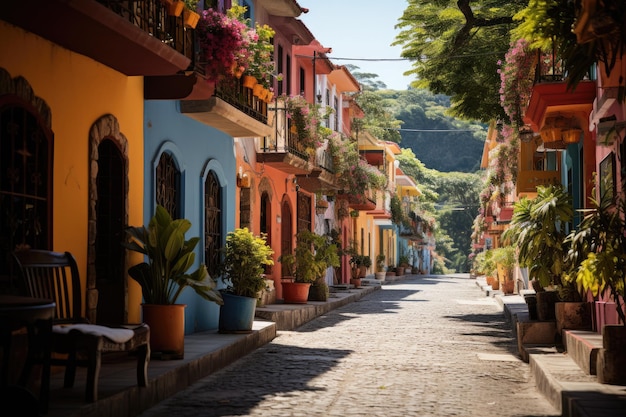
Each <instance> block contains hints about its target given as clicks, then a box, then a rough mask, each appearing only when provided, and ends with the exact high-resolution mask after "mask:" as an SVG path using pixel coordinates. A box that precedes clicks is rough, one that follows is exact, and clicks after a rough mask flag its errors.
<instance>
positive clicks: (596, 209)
mask: <svg viewBox="0 0 626 417" xmlns="http://www.w3.org/2000/svg"><path fill="white" fill-rule="evenodd" d="M591 206H592V207H591V208H590V209H588V210H585V216H584V217H583V220H582V221H581V222H580V225H579V227H578V228H577V230H575V231H573V232H572V233H571V234H570V235H569V236H568V238H567V240H568V241H569V242H571V250H570V251H569V254H568V259H569V260H570V264H571V274H570V275H568V276H567V280H568V281H569V282H571V283H573V284H576V286H577V288H578V291H579V292H580V293H586V292H587V291H590V292H591V293H592V294H593V295H594V296H597V295H598V294H599V293H602V292H603V291H605V290H607V289H608V290H609V292H610V294H611V296H612V298H613V300H614V301H615V303H616V307H617V314H618V315H619V317H620V318H621V320H622V323H626V317H625V314H624V309H623V308H622V303H623V300H624V295H625V291H624V289H625V288H626V235H624V233H625V231H626V221H625V220H624V215H625V214H626V201H624V200H623V199H619V200H618V201H617V202H616V201H615V200H614V198H612V197H611V196H610V195H608V194H605V195H603V196H601V198H600V199H599V200H597V199H592V200H591Z"/></svg>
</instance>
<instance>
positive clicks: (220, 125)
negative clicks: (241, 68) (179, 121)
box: [180, 77, 272, 137]
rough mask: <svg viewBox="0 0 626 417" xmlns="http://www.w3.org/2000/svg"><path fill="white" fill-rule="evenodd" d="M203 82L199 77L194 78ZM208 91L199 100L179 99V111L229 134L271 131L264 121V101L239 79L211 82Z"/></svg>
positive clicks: (240, 134) (265, 109) (263, 133)
mask: <svg viewBox="0 0 626 417" xmlns="http://www.w3.org/2000/svg"><path fill="white" fill-rule="evenodd" d="M197 82H200V83H206V81H205V80H204V79H202V78H201V77H200V78H199V79H198V80H197ZM214 86H215V90H214V92H213V94H212V95H210V96H209V97H206V98H202V99H200V100H183V101H181V102H180V111H181V113H183V114H186V115H187V116H189V117H191V118H193V119H195V120H198V121H199V122H201V123H204V124H206V125H208V126H212V127H214V128H216V129H219V130H221V131H223V132H224V133H227V134H228V135H230V136H232V137H264V136H268V135H270V134H271V132H272V128H271V127H270V126H268V124H267V122H268V120H267V103H265V102H264V101H263V100H261V99H260V98H258V97H257V96H255V95H254V93H253V90H252V89H251V88H248V87H245V86H244V85H243V83H242V81H241V80H240V79H237V78H230V79H227V80H224V81H222V82H220V83H217V84H215V85H214Z"/></svg>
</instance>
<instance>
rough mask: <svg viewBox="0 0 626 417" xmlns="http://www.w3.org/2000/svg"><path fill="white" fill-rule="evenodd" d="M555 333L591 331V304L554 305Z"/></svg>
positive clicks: (567, 303) (566, 303) (562, 303)
mask: <svg viewBox="0 0 626 417" xmlns="http://www.w3.org/2000/svg"><path fill="white" fill-rule="evenodd" d="M555 315H556V331H557V333H558V334H559V335H560V334H563V330H591V303H587V302H559V303H556V305H555Z"/></svg>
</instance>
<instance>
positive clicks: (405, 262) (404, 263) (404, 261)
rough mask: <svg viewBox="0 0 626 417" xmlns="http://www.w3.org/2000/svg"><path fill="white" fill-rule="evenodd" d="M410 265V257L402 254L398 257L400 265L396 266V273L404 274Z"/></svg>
mask: <svg viewBox="0 0 626 417" xmlns="http://www.w3.org/2000/svg"><path fill="white" fill-rule="evenodd" d="M408 267H409V257H408V256H406V255H404V254H402V255H400V256H399V257H398V267H397V268H396V275H404V273H405V270H406V268H408Z"/></svg>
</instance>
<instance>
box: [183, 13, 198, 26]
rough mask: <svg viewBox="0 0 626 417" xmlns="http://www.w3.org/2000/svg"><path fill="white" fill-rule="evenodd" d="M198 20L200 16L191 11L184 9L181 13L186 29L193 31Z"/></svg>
mask: <svg viewBox="0 0 626 417" xmlns="http://www.w3.org/2000/svg"><path fill="white" fill-rule="evenodd" d="M199 20H200V15H199V14H198V13H196V12H194V11H193V10H189V9H187V8H185V10H184V11H183V24H184V25H185V27H186V28H189V29H195V28H196V26H197V25H198V21H199Z"/></svg>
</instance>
